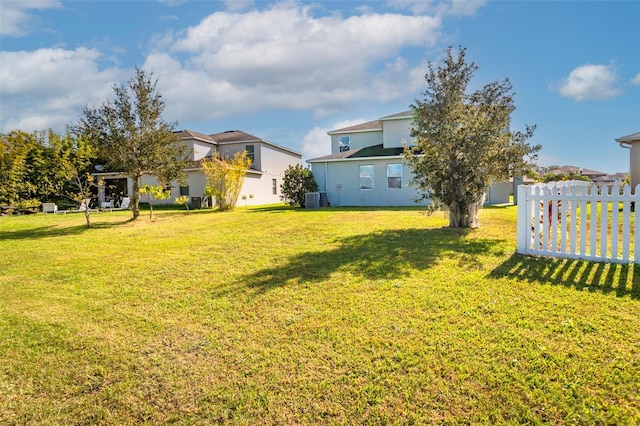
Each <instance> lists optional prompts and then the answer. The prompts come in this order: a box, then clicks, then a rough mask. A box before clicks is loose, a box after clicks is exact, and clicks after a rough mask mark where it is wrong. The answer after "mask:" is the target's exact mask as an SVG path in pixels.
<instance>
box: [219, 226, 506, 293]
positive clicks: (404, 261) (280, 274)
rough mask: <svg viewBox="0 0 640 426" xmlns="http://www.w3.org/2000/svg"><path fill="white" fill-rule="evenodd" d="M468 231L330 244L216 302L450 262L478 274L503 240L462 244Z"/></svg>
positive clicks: (239, 284)
mask: <svg viewBox="0 0 640 426" xmlns="http://www.w3.org/2000/svg"><path fill="white" fill-rule="evenodd" d="M467 234H468V231H466V230H455V229H449V228H438V229H403V230H388V231H382V232H373V233H369V234H364V235H354V236H349V237H345V238H340V239H336V240H333V241H332V242H331V246H332V247H331V248H329V249H327V250H320V251H318V250H315V251H307V252H304V253H300V254H297V255H295V256H292V257H290V258H288V259H287V260H286V261H284V262H278V264H277V265H275V266H273V267H270V268H266V269H261V270H259V271H256V272H254V273H251V274H248V275H244V276H241V277H240V278H239V279H238V280H236V282H234V283H232V284H231V285H229V286H228V287H226V288H221V289H219V291H216V296H223V295H226V294H228V293H230V292H232V291H234V290H241V289H254V290H256V291H257V292H258V293H260V292H264V291H268V290H271V289H274V288H277V287H281V286H285V285H295V284H308V283H318V282H322V281H325V280H328V279H330V277H331V275H332V274H333V273H335V272H343V273H347V274H350V275H352V276H355V277H361V278H364V279H367V280H392V279H398V278H402V277H405V276H407V275H409V274H410V273H412V271H413V270H426V269H428V268H431V267H433V266H434V265H436V264H437V262H438V261H439V259H440V258H442V257H444V256H448V257H449V258H453V259H456V260H457V265H458V266H459V267H461V268H467V269H470V268H477V267H478V264H479V261H478V259H477V258H478V256H479V255H481V254H482V255H483V256H484V255H487V254H488V253H495V254H496V255H500V254H502V255H503V254H504V252H503V251H502V250H503V249H502V247H503V244H502V243H503V242H504V240H496V239H480V238H465V236H466V235H467Z"/></svg>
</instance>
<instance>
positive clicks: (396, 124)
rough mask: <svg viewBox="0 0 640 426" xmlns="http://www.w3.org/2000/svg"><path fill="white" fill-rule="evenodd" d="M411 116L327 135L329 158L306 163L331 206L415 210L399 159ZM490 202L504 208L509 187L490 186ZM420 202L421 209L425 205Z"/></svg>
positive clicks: (405, 168)
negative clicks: (329, 141) (405, 207)
mask: <svg viewBox="0 0 640 426" xmlns="http://www.w3.org/2000/svg"><path fill="white" fill-rule="evenodd" d="M412 125H413V112H412V111H404V112H401V113H398V114H393V115H388V116H386V117H382V118H380V119H378V120H374V121H369V122H367V123H363V124H358V125H355V126H350V127H345V128H343V129H337V130H332V131H330V132H329V133H328V134H329V136H331V154H330V155H326V156H323V157H318V158H313V159H310V160H307V162H308V163H309V164H311V171H312V172H313V176H314V177H315V179H316V182H317V183H318V188H319V191H321V192H326V194H327V200H328V201H329V203H330V204H331V205H333V206H414V205H416V202H415V199H416V198H417V197H418V196H419V195H420V193H419V192H418V191H417V190H416V189H415V188H414V187H413V186H411V185H409V182H411V180H412V178H413V174H412V171H411V167H410V166H409V165H408V164H406V163H405V161H404V157H403V155H402V153H403V151H404V146H403V143H406V144H408V145H412V144H413V141H412V138H411V128H412ZM492 188H494V189H493V191H491V190H490V191H489V195H490V202H492V203H507V202H509V194H510V192H511V185H510V184H506V185H505V184H503V185H502V186H501V187H499V186H497V185H492ZM428 204H429V201H426V200H422V201H421V202H420V205H428Z"/></svg>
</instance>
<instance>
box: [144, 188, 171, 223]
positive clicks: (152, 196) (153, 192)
mask: <svg viewBox="0 0 640 426" xmlns="http://www.w3.org/2000/svg"><path fill="white" fill-rule="evenodd" d="M140 193H141V194H143V195H147V197H148V199H149V219H153V202H154V201H155V200H166V199H167V198H169V197H171V191H170V190H168V189H165V187H164V186H162V185H143V186H142V187H141V188H140Z"/></svg>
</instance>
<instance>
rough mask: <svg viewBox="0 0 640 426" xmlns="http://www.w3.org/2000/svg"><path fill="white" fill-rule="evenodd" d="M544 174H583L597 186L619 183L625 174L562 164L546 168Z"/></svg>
mask: <svg viewBox="0 0 640 426" xmlns="http://www.w3.org/2000/svg"><path fill="white" fill-rule="evenodd" d="M545 175H566V176H569V175H577V176H583V177H586V178H588V179H589V180H591V182H593V183H595V184H596V185H597V186H598V187H602V186H605V185H608V186H612V185H614V184H616V183H620V182H622V181H624V179H625V177H626V175H625V174H624V173H616V174H613V175H610V174H608V173H605V172H599V171H597V170H590V169H585V168H582V167H576V166H562V167H554V168H551V169H548V170H547V171H546V173H545Z"/></svg>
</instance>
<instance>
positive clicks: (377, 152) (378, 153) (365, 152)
mask: <svg viewBox="0 0 640 426" xmlns="http://www.w3.org/2000/svg"><path fill="white" fill-rule="evenodd" d="M403 152H404V148H384V147H383V146H382V144H380V145H374V146H367V147H364V148H359V149H355V150H353V151H345V152H338V153H336V154H331V155H325V156H323V157H317V158H312V159H310V160H308V162H322V161H330V160H344V159H346V158H371V157H395V156H400V155H402V153H403Z"/></svg>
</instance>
